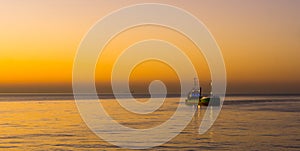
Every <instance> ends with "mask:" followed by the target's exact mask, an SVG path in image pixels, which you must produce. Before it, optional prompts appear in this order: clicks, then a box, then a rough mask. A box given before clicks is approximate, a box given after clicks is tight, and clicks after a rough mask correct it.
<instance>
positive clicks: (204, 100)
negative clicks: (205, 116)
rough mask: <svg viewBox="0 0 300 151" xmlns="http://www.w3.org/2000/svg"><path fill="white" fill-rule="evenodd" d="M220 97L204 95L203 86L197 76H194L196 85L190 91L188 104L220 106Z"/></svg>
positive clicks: (186, 101)
mask: <svg viewBox="0 0 300 151" xmlns="http://www.w3.org/2000/svg"><path fill="white" fill-rule="evenodd" d="M220 102H221V101H220V98H219V97H216V96H211V97H205V96H202V88H201V87H200V86H199V82H198V79H197V78H194V87H193V89H192V90H191V91H190V92H189V93H188V96H187V99H186V100H185V103H186V104H188V105H200V106H208V105H210V104H211V105H212V106H220Z"/></svg>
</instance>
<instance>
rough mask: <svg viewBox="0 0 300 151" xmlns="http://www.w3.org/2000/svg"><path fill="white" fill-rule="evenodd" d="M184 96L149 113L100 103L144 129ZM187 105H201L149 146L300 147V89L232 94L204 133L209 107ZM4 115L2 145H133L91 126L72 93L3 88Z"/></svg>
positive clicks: (0, 104)
mask: <svg viewBox="0 0 300 151" xmlns="http://www.w3.org/2000/svg"><path fill="white" fill-rule="evenodd" d="M137 100H138V101H141V102H145V101H147V98H143V97H138V98H137ZM178 101H179V98H178V97H169V98H166V100H165V103H164V104H163V105H162V106H161V108H159V110H157V111H155V112H154V113H151V114H149V115H137V114H134V113H131V112H129V111H127V110H126V109H123V108H122V107H121V106H120V105H119V104H118V102H117V101H116V100H115V99H114V98H110V97H108V96H107V97H105V99H101V100H100V101H99V103H102V105H103V107H104V109H105V110H106V112H107V113H108V114H109V115H110V116H111V117H112V118H113V119H115V120H116V121H118V122H119V123H120V124H122V125H125V126H127V127H131V128H136V129H144V128H151V127H155V126H158V125H160V124H162V123H163V122H164V121H166V120H168V119H169V118H170V117H171V116H172V115H173V113H174V111H175V110H176V108H177V105H178ZM184 110H195V115H194V116H193V118H192V120H191V122H190V123H189V124H188V125H187V127H186V128H185V129H184V130H183V131H182V132H181V133H180V134H179V135H178V136H176V137H174V138H173V139H171V140H170V141H168V142H167V143H165V144H163V145H160V146H157V147H154V148H150V149H149V150H300V95H237V96H227V97H226V99H225V102H224V104H223V107H222V110H221V112H220V114H219V116H218V118H217V120H216V122H215V123H214V125H213V126H212V127H211V128H210V129H209V130H208V131H207V132H206V133H205V134H202V135H200V134H198V129H199V125H200V123H201V120H202V117H203V114H204V113H205V111H206V110H207V108H206V107H201V108H198V107H197V106H193V105H186V106H185V107H184ZM0 115H1V116H0V117H1V118H0V150H127V149H124V148H120V147H118V146H115V145H112V144H110V143H108V142H106V141H105V140H103V139H101V138H99V137H98V136H96V135H95V134H94V133H93V132H92V131H91V130H89V128H88V127H87V126H86V125H85V123H84V122H83V120H82V119H81V117H80V114H79V112H78V110H77V107H76V103H75V101H74V99H73V97H72V96H71V95H64V94H43V95H41V94H39V95H37V94H1V95H0ZM145 137H147V136H145ZM128 141H134V140H128ZM141 145H143V144H141Z"/></svg>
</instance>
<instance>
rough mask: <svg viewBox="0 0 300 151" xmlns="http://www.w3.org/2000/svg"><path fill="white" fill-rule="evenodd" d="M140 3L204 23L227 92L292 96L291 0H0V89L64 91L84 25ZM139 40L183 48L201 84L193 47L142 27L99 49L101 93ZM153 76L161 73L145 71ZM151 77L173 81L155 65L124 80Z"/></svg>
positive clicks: (202, 65) (297, 73) (299, 73)
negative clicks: (168, 7)
mask: <svg viewBox="0 0 300 151" xmlns="http://www.w3.org/2000/svg"><path fill="white" fill-rule="evenodd" d="M143 2H159V3H164V4H170V5H174V6H177V7H179V8H182V9H185V10H187V11H189V12H190V13H192V14H193V15H194V16H196V17H197V18H198V19H200V20H201V21H202V22H203V23H204V24H205V25H206V26H207V28H208V29H209V31H210V32H211V33H212V35H213V36H214V38H215V40H216V41H217V43H218V44H219V46H220V48H221V50H222V54H223V57H224V61H225V65H226V71H227V84H228V86H227V92H228V93H300V78H299V77H300V70H299V65H300V57H299V56H300V55H299V54H300V17H299V14H300V9H299V7H300V1H297V0H294V1H292V0H263V1H253V0H247V1H238V0H229V1H205V2H204V1H197V0H190V1H174V0H170V1H142V0H131V1H128V0H122V1H108V0H107V1H102V0H99V1H96V0H92V1H84V0H72V1H69V0H51V1H50V0H27V1H20V0H2V1H1V5H0V19H1V24H0V69H1V74H0V92H3V93H7V92H72V88H71V86H72V84H71V83H72V66H73V61H74V57H75V55H76V51H77V48H78V46H79V44H80V41H81V39H82V38H83V37H84V35H85V34H86V32H88V30H89V28H90V27H91V26H92V25H94V24H95V23H96V22H97V21H98V20H99V19H101V18H102V17H104V16H105V15H107V14H109V13H110V12H112V11H114V10H117V9H120V8H122V7H124V6H128V5H131V4H138V3H143ZM153 13H155V12H153ZM158 15H159V14H158ZM170 17H176V16H170ZM147 38H157V39H164V40H166V41H169V42H172V43H174V44H175V45H177V46H178V47H179V48H181V49H182V50H184V52H185V53H187V55H188V56H189V57H191V60H192V61H193V63H194V65H195V67H196V68H197V72H198V74H199V78H200V82H201V83H204V84H205V85H207V83H209V80H210V73H209V69H208V67H207V64H206V62H205V59H204V58H203V56H202V54H201V53H196V52H197V48H196V47H195V46H194V45H193V43H191V42H190V41H189V40H188V39H187V38H186V37H184V36H183V35H181V34H180V33H178V32H176V31H173V30H171V29H168V28H163V27H159V26H144V27H137V28H133V29H129V30H126V31H124V32H122V33H120V34H119V35H118V36H117V37H115V38H114V39H113V40H112V41H111V42H110V43H109V44H108V45H107V47H106V48H105V50H104V52H103V55H102V56H101V57H100V58H99V60H100V61H99V65H98V66H97V69H96V74H95V75H96V81H97V83H98V84H99V85H101V84H103V85H102V86H103V87H106V88H104V90H106V89H107V90H108V89H109V86H108V87H107V85H109V84H108V83H109V81H110V79H109V77H110V74H109V73H110V72H109V71H110V68H111V66H112V64H113V62H114V61H115V60H114V59H115V58H116V57H117V55H118V53H120V52H121V51H122V50H123V49H125V48H126V47H128V46H129V45H131V44H132V43H134V42H137V41H139V40H145V39H147ZM112 50H115V51H112ZM145 69H147V70H145ZM159 71H165V73H164V74H152V73H159ZM101 72H104V73H105V74H101V75H100V73H101ZM170 77H171V78H170ZM157 78H161V79H162V81H165V82H166V84H167V85H170V89H172V88H173V87H176V86H175V85H176V81H178V79H177V76H176V74H175V72H174V71H173V70H172V69H171V68H170V67H168V66H166V65H165V64H162V63H159V62H155V61H153V62H145V63H143V64H141V65H140V66H138V67H137V68H136V69H135V70H134V71H133V73H132V76H131V77H130V81H132V83H131V84H132V85H133V86H136V87H142V86H143V83H144V82H145V81H146V83H147V82H149V81H151V80H155V79H157ZM191 80H192V79H191ZM100 87H101V86H100ZM172 91H174V92H175V91H176V88H175V89H174V90H172ZM104 92H105V91H104Z"/></svg>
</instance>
